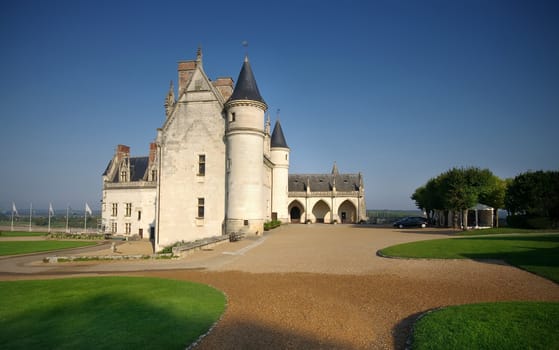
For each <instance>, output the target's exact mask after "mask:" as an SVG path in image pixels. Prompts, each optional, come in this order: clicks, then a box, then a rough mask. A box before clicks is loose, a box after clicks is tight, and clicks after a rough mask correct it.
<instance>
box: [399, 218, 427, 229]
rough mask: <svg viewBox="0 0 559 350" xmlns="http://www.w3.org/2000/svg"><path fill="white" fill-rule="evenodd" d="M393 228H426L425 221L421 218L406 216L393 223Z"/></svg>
mask: <svg viewBox="0 0 559 350" xmlns="http://www.w3.org/2000/svg"><path fill="white" fill-rule="evenodd" d="M394 227H398V228H404V227H421V228H425V227H427V219H426V218H424V217H421V216H408V217H405V218H403V219H400V220H398V221H396V222H395V223H394Z"/></svg>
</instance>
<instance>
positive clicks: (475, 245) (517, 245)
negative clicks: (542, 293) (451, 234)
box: [380, 234, 559, 283]
mask: <svg viewBox="0 0 559 350" xmlns="http://www.w3.org/2000/svg"><path fill="white" fill-rule="evenodd" d="M380 253H381V254H383V255H386V256H395V257H405V258H430V259H500V260H504V261H506V262H507V263H509V264H511V265H514V266H517V267H520V268H522V269H525V270H528V271H531V272H533V273H536V274H538V275H541V276H543V277H546V278H549V279H551V280H553V281H555V282H557V283H559V235H556V234H550V235H532V234H530V235H515V236H485V237H468V238H454V239H437V240H429V241H421V242H413V243H405V244H400V245H395V246H392V247H388V248H385V249H382V250H381V251H380Z"/></svg>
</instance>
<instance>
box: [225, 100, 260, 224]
mask: <svg viewBox="0 0 559 350" xmlns="http://www.w3.org/2000/svg"><path fill="white" fill-rule="evenodd" d="M228 107H229V108H228V114H229V123H228V126H227V162H228V168H227V191H228V199H227V233H230V232H240V231H244V232H247V233H250V234H262V232H263V230H264V218H265V204H264V205H263V203H262V202H263V199H264V198H265V196H264V191H263V189H264V184H263V178H264V174H263V171H264V155H263V152H262V150H263V147H264V109H263V108H261V107H259V106H254V105H251V104H250V103H247V104H244V103H236V102H234V103H233V104H232V105H230V106H228ZM233 115H234V116H235V117H234V118H232V116H233ZM233 119H234V121H233Z"/></svg>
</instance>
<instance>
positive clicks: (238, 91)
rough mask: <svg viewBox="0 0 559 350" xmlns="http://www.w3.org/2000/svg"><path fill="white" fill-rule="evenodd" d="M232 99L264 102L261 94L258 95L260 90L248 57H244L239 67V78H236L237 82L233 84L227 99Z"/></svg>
mask: <svg viewBox="0 0 559 350" xmlns="http://www.w3.org/2000/svg"><path fill="white" fill-rule="evenodd" d="M234 100H251V101H258V102H262V103H264V104H266V102H265V101H264V99H263V98H262V96H260V91H258V86H257V85H256V79H254V74H253V73H252V68H250V63H249V62H248V57H245V61H244V62H243V67H242V68H241V72H240V73H239V78H238V79H237V84H236V85H235V89H234V90H233V94H232V95H231V97H230V98H229V101H234Z"/></svg>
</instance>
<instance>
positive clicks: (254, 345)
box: [141, 225, 559, 349]
mask: <svg viewBox="0 0 559 350" xmlns="http://www.w3.org/2000/svg"><path fill="white" fill-rule="evenodd" d="M428 232H435V233H434V234H433V233H428ZM444 237H446V235H445V234H444V231H427V230H393V229H378V228H365V227H353V226H345V225H337V226H334V225H311V226H305V225H290V226H286V227H282V228H280V229H279V230H275V231H272V232H271V233H270V234H269V235H267V236H265V238H264V239H263V240H261V241H257V242H250V241H248V240H247V241H244V242H243V245H244V247H243V248H241V249H239V250H238V251H237V253H235V251H233V250H232V247H234V245H226V246H220V247H218V248H216V251H217V252H218V253H221V254H224V253H225V255H227V254H229V255H230V256H232V257H234V259H233V260H229V261H228V262H227V263H223V264H216V265H214V266H207V270H205V271H192V270H191V271H184V270H183V271H160V272H150V273H145V272H144V273H141V274H142V275H149V276H160V277H165V278H177V279H187V280H193V281H199V282H203V283H207V284H210V285H213V286H215V287H216V288H218V289H220V290H223V291H224V292H225V293H226V294H227V296H228V299H229V305H228V308H227V311H226V312H225V314H224V316H223V319H222V320H221V321H220V322H219V323H218V325H217V327H216V328H215V329H214V330H213V331H212V332H211V333H210V335H208V336H207V337H206V338H205V339H204V340H203V341H202V342H201V344H200V345H199V346H197V349H404V348H405V342H406V339H407V337H408V336H409V334H410V325H411V324H412V322H413V321H414V319H415V318H416V317H417V315H418V314H419V313H422V312H424V311H426V310H429V309H432V308H436V307H440V306H445V305H453V304H464V303H473V302H485V301H487V302H488V301H498V300H554V301H559V286H558V285H556V284H555V283H553V282H550V281H548V280H545V279H543V278H540V277H538V276H535V275H533V274H531V273H528V272H525V271H522V270H519V269H517V268H514V267H510V266H507V265H504V264H502V263H499V262H476V261H470V260H451V261H442V260H400V259H385V258H380V257H377V256H376V255H375V253H376V251H377V250H378V249H380V248H383V247H386V246H389V245H393V244H397V243H401V242H408V241H416V240H422V239H433V238H444ZM247 247H248V248H247ZM216 251H213V252H205V253H216ZM192 258H193V259H195V257H192ZM188 259H189V258H187V259H186V260H188Z"/></svg>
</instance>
